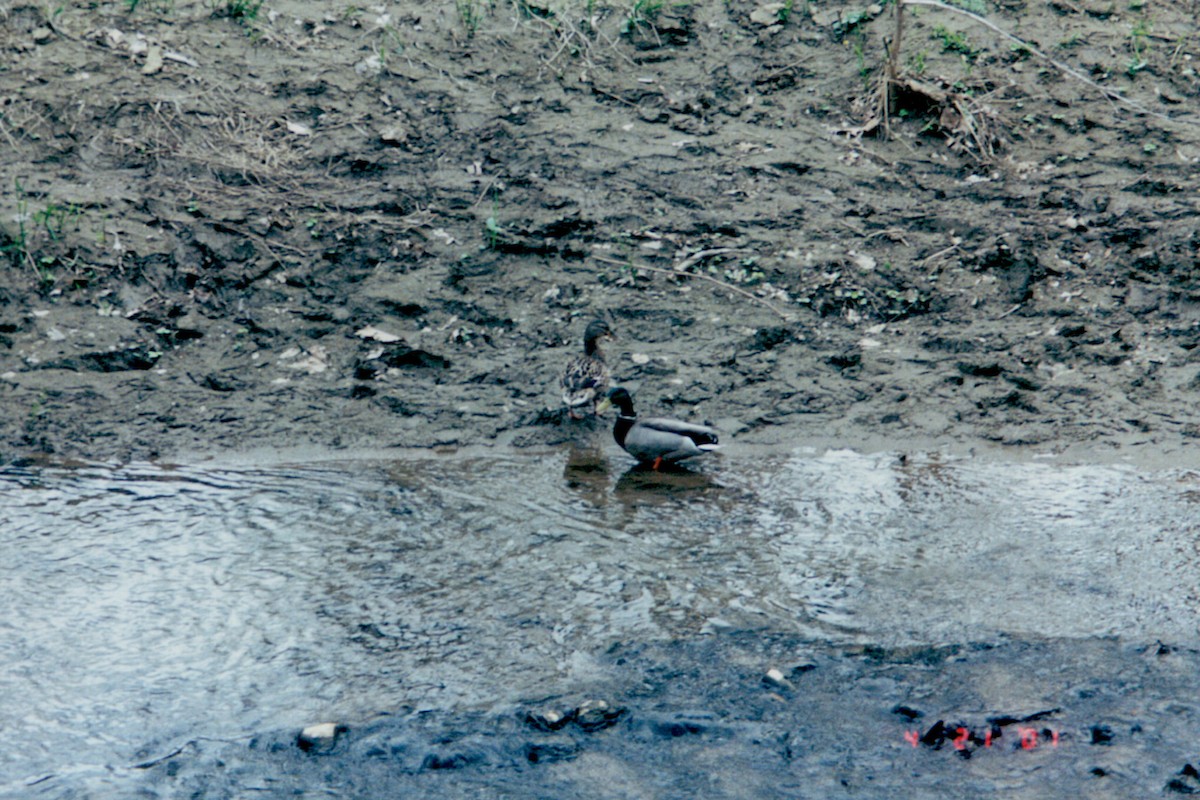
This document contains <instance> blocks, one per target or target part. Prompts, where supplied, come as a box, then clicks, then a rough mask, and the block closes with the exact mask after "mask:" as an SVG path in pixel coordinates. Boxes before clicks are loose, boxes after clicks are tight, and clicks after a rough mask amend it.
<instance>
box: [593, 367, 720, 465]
mask: <svg viewBox="0 0 1200 800" xmlns="http://www.w3.org/2000/svg"><path fill="white" fill-rule="evenodd" d="M610 406H616V407H617V410H618V411H619V412H620V413H619V414H618V416H617V421H616V424H614V425H613V438H614V439H616V440H617V444H619V445H621V447H623V448H625V452H627V453H629V455H631V456H633V457H634V458H636V459H637V460H638V461H641V462H642V463H643V464H652V466H653V468H654V469H658V468H659V467H661V466H662V465H663V464H664V463H668V464H670V463H674V462H676V461H682V460H683V459H685V458H691V457H692V456H701V455H704V454H705V453H709V452H711V451H713V450H717V449H718V448H719V447H720V445H718V444H717V432H716V431H715V430H713V429H712V428H709V427H708V426H706V425H693V424H692V423H690V422H682V421H681V420H677V419H665V418H663V417H648V418H647V419H638V418H637V414H635V413H634V411H633V397H632V396H630V394H629V392H628V391H627V390H626V389H624V388H622V387H620V386H615V387H613V388H612V389H611V390H610V391H609V392H608V393H607V394H606V395H604V399H602V400H601V401H600V403H599V405H597V406H596V412H597V413H600V412H603V411H607V410H608V408H609V407H610Z"/></svg>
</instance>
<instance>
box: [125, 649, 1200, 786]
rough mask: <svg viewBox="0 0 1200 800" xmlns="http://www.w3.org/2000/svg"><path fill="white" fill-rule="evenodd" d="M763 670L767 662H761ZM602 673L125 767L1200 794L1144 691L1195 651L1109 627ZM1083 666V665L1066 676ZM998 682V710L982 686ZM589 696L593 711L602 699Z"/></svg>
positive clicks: (645, 653)
mask: <svg viewBox="0 0 1200 800" xmlns="http://www.w3.org/2000/svg"><path fill="white" fill-rule="evenodd" d="M772 663H773V664H777V665H778V667H777V668H776V669H775V672H774V673H772V674H771V676H769V677H768V676H767V675H766V674H764V673H763V672H762V671H761V670H756V669H755V666H753V665H761V664H772ZM599 666H600V671H601V672H603V674H604V675H605V676H606V680H605V681H603V682H600V681H597V685H596V686H595V687H593V688H594V690H595V692H597V693H598V694H597V695H588V694H586V693H584V694H580V695H573V696H569V697H567V696H551V697H544V698H530V699H529V701H528V702H526V703H522V704H516V705H512V706H509V705H507V704H505V705H504V706H503V707H501V708H497V709H496V710H495V711H493V712H473V713H461V712H450V711H447V710H429V711H420V710H417V709H397V710H395V711H394V712H391V713H389V714H388V715H386V716H383V717H379V718H377V719H375V720H371V721H369V722H365V723H364V724H362V725H361V726H360V727H355V728H352V729H347V730H343V731H339V732H338V735H337V738H336V739H334V740H329V741H326V742H324V743H323V744H321V745H318V746H301V745H300V744H299V743H298V741H297V734H296V731H291V730H289V731H278V732H275V733H271V734H264V735H261V736H258V737H255V738H254V739H252V740H249V741H243V742H213V741H189V742H187V743H185V744H184V745H183V746H182V747H179V746H176V745H173V744H172V745H161V746H160V748H161V749H162V750H163V751H164V752H161V753H159V752H157V750H156V748H155V747H153V746H152V747H150V748H149V749H148V750H147V751H146V753H147V755H150V754H151V753H154V754H155V755H154V756H153V757H151V758H148V759H147V760H146V761H145V762H143V763H141V764H139V765H136V767H135V769H134V772H135V773H137V774H136V775H134V776H131V777H133V778H134V779H136V780H137V781H138V783H139V784H140V785H142V786H143V793H144V796H147V797H155V796H163V797H175V796H181V795H188V794H192V795H193V796H196V795H198V796H203V797H239V796H242V795H243V794H244V793H245V792H246V791H248V790H250V789H251V788H257V787H269V790H270V791H271V792H275V793H277V794H279V795H281V796H282V795H285V794H291V793H294V792H311V791H314V790H315V789H316V788H318V787H319V788H320V789H321V790H323V791H326V792H331V793H333V794H336V795H338V796H350V797H369V796H376V795H379V794H396V793H397V792H399V793H403V794H408V793H412V794H416V795H421V796H434V795H436V796H438V797H451V798H458V797H477V796H480V794H481V793H482V794H484V795H487V796H495V797H563V796H567V795H570V796H576V797H592V798H607V797H664V798H667V797H680V798H682V797H697V796H705V797H723V798H776V797H778V798H813V800H816V799H817V798H828V797H896V798H927V797H942V796H946V795H947V794H951V795H953V794H960V795H961V794H965V795H977V796H978V795H993V794H995V795H999V794H1022V793H1035V794H1036V793H1044V792H1047V791H1050V792H1051V793H1053V794H1061V795H1075V796H1086V797H1114V798H1134V797H1146V796H1149V795H1162V796H1167V797H1170V796H1173V795H1174V794H1191V793H1194V792H1195V791H1197V790H1198V789H1200V780H1198V779H1197V773H1196V766H1197V765H1196V759H1195V754H1194V750H1192V749H1191V748H1190V747H1188V746H1187V744H1186V742H1187V740H1188V737H1189V736H1190V731H1192V730H1194V727H1195V725H1196V722H1197V719H1196V709H1195V707H1194V706H1192V705H1188V706H1186V707H1184V706H1181V705H1172V704H1162V703H1156V702H1153V701H1152V700H1151V698H1153V697H1157V696H1159V695H1160V693H1163V694H1165V695H1168V696H1170V695H1175V696H1180V697H1182V696H1185V695H1187V693H1188V692H1190V691H1191V683H1190V681H1191V677H1189V676H1192V675H1194V674H1195V670H1196V669H1197V668H1198V667H1200V654H1197V653H1196V652H1195V651H1192V650H1179V649H1175V648H1170V647H1166V646H1162V645H1156V646H1151V647H1131V646H1128V645H1121V644H1118V643H1117V642H1114V641H1104V640H1099V641H1089V642H1081V641H1073V640H1050V641H1037V642H999V643H986V644H984V643H979V644H970V643H968V644H962V645H952V646H942V647H911V648H898V649H897V648H892V649H888V648H880V647H867V648H851V649H827V648H824V647H821V646H819V645H814V644H813V643H812V642H811V641H805V640H794V639H789V638H787V637H782V636H778V635H771V634H764V633H763V632H755V633H752V634H750V633H747V634H739V635H732V634H731V635H728V636H722V637H715V638H711V639H708V640H700V641H691V642H678V643H674V644H669V645H653V646H648V645H638V644H625V643H617V644H615V645H613V647H612V648H611V649H610V650H609V652H607V653H606V654H604V655H603V656H602V657H601V664H600V665H599ZM1080 674H1088V675H1091V676H1093V677H1091V678H1089V679H1087V680H1085V681H1083V682H1081V683H1079V682H1076V681H1075V680H1074V679H1073V678H1072V677H1068V675H1072V676H1078V675H1080ZM998 696H1007V697H1008V698H1010V705H1006V706H994V705H991V704H989V700H987V699H985V698H989V697H990V698H993V699H992V700H991V701H990V702H995V701H994V698H996V697H998ZM601 698H605V699H601ZM885 698H899V702H895V701H893V702H890V703H889V702H884V700H885ZM1148 701H1149V702H1148ZM601 703H603V704H604V705H605V711H606V712H607V713H605V714H597V713H595V712H594V709H595V707H596V706H597V705H600V704H601ZM581 707H582V708H583V712H582V713H581V714H578V715H577V714H576V713H575V711H576V710H578V709H580V708H581ZM589 711H591V712H592V713H590V715H589V716H587V717H584V716H583V714H588V712H589ZM548 719H549V720H550V721H548ZM226 765H229V766H228V767H227V766H226Z"/></svg>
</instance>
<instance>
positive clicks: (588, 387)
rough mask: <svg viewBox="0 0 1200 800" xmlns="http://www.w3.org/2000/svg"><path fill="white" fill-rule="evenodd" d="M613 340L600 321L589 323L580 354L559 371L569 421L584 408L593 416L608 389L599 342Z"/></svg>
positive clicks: (584, 333) (610, 331) (606, 325)
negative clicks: (561, 373) (589, 408)
mask: <svg viewBox="0 0 1200 800" xmlns="http://www.w3.org/2000/svg"><path fill="white" fill-rule="evenodd" d="M615 338H617V335H616V334H615V333H613V331H612V328H610V327H608V323H607V322H605V321H604V320H602V319H596V320H592V321H591V322H590V323H588V326H587V330H585V331H584V332H583V355H581V356H575V358H573V359H571V360H570V361H569V362H567V368H566V369H564V370H563V375H562V380H561V381H559V383H560V384H561V385H562V401H563V405H565V406H566V407H567V413H568V414H569V415H570V416H571V419H580V418H582V416H583V414H582V413H580V412H581V411H582V410H583V409H584V408H586V407H588V406H591V407H592V413H595V410H596V403H597V402H599V400H600V396H601V395H603V394H604V391H605V390H606V389H608V376H609V371H608V365H607V364H605V363H604V353H603V352H601V350H600V343H601V342H602V341H607V340H610V339H615Z"/></svg>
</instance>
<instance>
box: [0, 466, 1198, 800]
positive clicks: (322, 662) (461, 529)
mask: <svg viewBox="0 0 1200 800" xmlns="http://www.w3.org/2000/svg"><path fill="white" fill-rule="evenodd" d="M698 466H699V467H700V471H697V472H691V473H678V474H663V475H659V474H653V473H649V474H648V473H644V472H639V471H636V470H635V471H625V470H626V469H627V467H628V463H627V462H626V461H625V460H623V459H619V458H611V457H608V456H606V455H605V454H604V453H602V452H601V451H594V452H593V451H578V450H575V451H571V452H554V453H549V454H543V455H541V456H531V455H526V454H520V455H514V456H509V457H489V458H463V457H428V458H409V459H404V460H399V461H390V462H383V461H374V462H343V463H327V464H320V465H317V466H291V465H287V466H278V467H272V468H244V469H205V468H183V467H172V468H167V467H158V466H147V465H143V466H133V467H120V468H109V467H102V466H88V467H71V468H68V467H48V468H20V469H16V468H10V469H7V470H4V471H2V472H0V513H2V514H3V518H4V519H5V520H6V525H5V527H4V533H3V538H4V543H5V548H4V549H5V552H6V554H7V555H6V558H5V562H4V566H3V567H2V569H3V572H4V574H3V585H4V587H5V591H4V594H3V601H2V602H3V604H4V607H5V609H4V610H5V613H4V614H3V615H0V655H2V656H3V659H4V663H5V664H6V669H5V670H3V671H2V672H0V719H3V720H5V730H6V746H5V748H4V750H3V752H0V791H4V792H8V793H13V794H14V796H19V795H20V794H21V793H22V792H24V791H31V790H32V787H37V788H38V790H40V791H42V792H43V793H45V794H47V795H49V794H53V793H54V792H60V793H62V796H70V795H71V793H72V792H75V791H78V792H82V791H84V790H87V791H91V792H94V793H98V794H97V796H104V795H105V792H106V791H111V792H112V794H113V796H119V795H120V794H121V792H122V791H125V790H127V788H128V787H127V786H125V785H124V784H122V783H121V781H122V777H121V776H126V777H127V778H128V780H129V781H134V780H136V779H137V775H136V771H131V768H132V767H134V766H135V765H137V764H139V763H142V762H145V761H147V760H150V759H154V758H157V757H160V756H161V755H162V754H163V753H164V752H166V751H169V750H170V749H171V747H172V743H182V742H187V741H194V740H197V739H205V740H208V739H219V740H229V741H244V740H246V739H247V738H248V737H251V736H253V735H255V734H257V733H259V732H262V731H269V730H281V729H283V730H286V729H293V728H298V727H299V726H302V725H305V724H308V723H311V722H314V721H321V720H325V719H334V720H342V721H350V722H354V721H358V720H365V719H369V718H371V717H372V716H373V715H375V714H377V713H379V712H389V711H396V710H398V709H405V710H407V711H409V712H425V711H429V712H438V711H448V710H453V711H455V712H476V711H479V712H488V711H491V712H495V711H496V710H497V709H507V708H511V707H514V706H516V705H518V704H520V703H522V702H527V701H529V700H531V699H535V698H539V697H548V696H555V695H562V694H566V693H570V692H576V693H578V692H581V691H584V692H586V691H591V692H600V693H603V692H604V691H605V687H606V685H607V683H608V682H609V672H610V666H609V663H608V661H607V660H606V657H605V654H606V653H608V652H609V651H610V649H611V648H612V647H613V646H614V645H616V644H619V643H620V644H624V645H628V644H629V643H638V644H640V645H645V644H656V643H657V644H662V645H664V646H665V645H671V644H678V643H681V642H682V643H688V642H695V641H701V640H715V641H719V640H720V638H721V637H722V636H737V635H744V634H745V633H746V632H754V634H755V636H764V637H765V636H775V635H779V636H787V637H791V638H792V639H793V640H795V641H806V642H812V643H814V646H820V647H823V648H829V647H835V648H836V647H842V648H847V647H856V646H863V645H866V646H870V647H877V648H879V647H883V648H904V647H908V648H913V647H928V646H933V647H940V646H943V645H952V644H956V643H968V642H976V643H977V642H996V641H1012V640H1022V641H1034V640H1093V641H1095V640H1100V639H1102V638H1103V637H1114V636H1115V637H1119V638H1120V639H1121V640H1123V641H1131V642H1139V643H1141V642H1144V643H1152V642H1155V641H1156V640H1161V641H1163V642H1170V643H1172V644H1173V645H1175V646H1183V647H1195V646H1197V645H1200V599H1198V593H1197V591H1196V589H1195V575H1196V574H1197V566H1198V562H1200V553H1198V545H1197V538H1198V537H1197V528H1198V523H1197V522H1196V513H1195V511H1196V505H1195V504H1196V501H1197V498H1198V497H1200V492H1198V491H1197V489H1198V486H1200V476H1197V475H1196V474H1195V473H1192V472H1183V471H1180V472H1158V473H1146V472H1139V471H1137V470H1135V469H1132V468H1122V467H1111V466H1104V467H1101V466H1059V465H1054V464H1046V463H1006V462H997V461H975V460H969V459H959V460H946V459H940V458H937V457H931V456H914V457H907V458H905V457H899V456H896V455H894V454H876V455H861V454H856V453H850V452H830V453H825V454H814V453H797V454H795V455H792V456H782V455H781V456H773V457H767V458H756V459H750V458H748V457H745V458H739V457H726V458H723V459H719V460H717V459H714V460H713V461H711V462H710V463H706V464H703V465H698ZM714 637H715V639H714ZM763 666H764V668H765V666H770V665H763ZM884 700H886V698H884V699H881V702H883V701H884ZM114 776H116V777H114ZM114 781H115V783H114ZM1156 788H1157V787H1156Z"/></svg>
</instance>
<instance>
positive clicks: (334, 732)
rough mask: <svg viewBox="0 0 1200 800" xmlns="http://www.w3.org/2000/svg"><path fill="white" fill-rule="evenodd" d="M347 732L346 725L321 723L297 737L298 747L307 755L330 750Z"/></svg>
mask: <svg viewBox="0 0 1200 800" xmlns="http://www.w3.org/2000/svg"><path fill="white" fill-rule="evenodd" d="M345 732H346V726H345V725H339V724H337V723H336V722H319V723H317V724H316V725H309V726H308V727H307V728H305V729H304V730H302V731H300V735H299V736H297V737H296V746H297V747H299V748H300V749H301V750H303V751H304V752H306V753H308V752H312V751H314V750H317V751H320V750H328V749H329V748H331V747H333V745H334V743H335V742H337V738H338V736H340V735H341V734H343V733H345Z"/></svg>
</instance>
